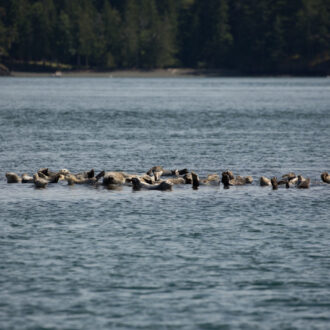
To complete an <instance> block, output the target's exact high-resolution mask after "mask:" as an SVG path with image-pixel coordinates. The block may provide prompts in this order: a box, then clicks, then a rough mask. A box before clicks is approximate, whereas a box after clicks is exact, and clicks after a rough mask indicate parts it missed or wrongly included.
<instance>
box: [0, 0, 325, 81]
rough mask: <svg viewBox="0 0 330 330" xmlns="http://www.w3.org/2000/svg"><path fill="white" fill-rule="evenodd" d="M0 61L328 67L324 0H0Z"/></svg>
mask: <svg viewBox="0 0 330 330" xmlns="http://www.w3.org/2000/svg"><path fill="white" fill-rule="evenodd" d="M0 63H3V64H5V65H6V66H8V67H14V68H15V66H16V67H19V66H21V67H23V68H25V69H28V68H29V65H31V64H33V63H34V64H36V63H42V64H43V65H41V67H43V68H45V67H47V63H53V64H54V63H55V65H58V66H59V67H61V66H62V67H63V68H66V67H67V68H71V69H79V68H82V69H84V68H89V69H94V70H115V69H132V68H133V69H142V70H149V69H155V68H175V67H180V68H199V69H223V70H232V71H236V72H240V73H244V74H325V75H329V74H330V1H329V0H290V1H288V0H231V1H230V0H0Z"/></svg>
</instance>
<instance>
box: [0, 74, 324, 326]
mask: <svg viewBox="0 0 330 330" xmlns="http://www.w3.org/2000/svg"><path fill="white" fill-rule="evenodd" d="M329 126H330V79H325V78H324V79H321V78H320V79H316V78H308V79H306V78H299V79H298V78H297V79H296V78H295V79H294V78H254V79H250V78H227V79H218V78H213V79H206V78H203V79H199V78H192V79H128V78H126V79H119V78H118V79H110V78H109V79H101V78H98V79H92V78H90V79H78V78H72V79H70V78H63V79H55V78H40V79H39V78H29V79H28V78H26V79H23V78H1V79H0V176H1V179H0V228H1V229H0V297H1V299H0V328H1V329H103V328H111V329H237V328H240V329H256V328H260V329H312V328H313V329H314V328H318V329H319V328H320V329H322V328H323V329H328V328H329V324H330V276H329V273H330V245H329V237H330V220H329V213H330V185H326V184H321V183H320V174H321V172H323V171H325V170H326V171H329V172H330V161H329V157H330V155H329V141H330V130H329ZM154 165H163V166H164V167H166V168H184V167H187V168H189V169H193V170H195V171H196V172H198V173H199V174H200V175H201V176H203V175H206V174H208V173H214V172H216V173H220V172H221V171H223V170H225V169H231V170H233V171H234V173H236V174H240V175H252V176H253V178H254V179H255V183H254V184H253V185H251V186H245V187H234V188H231V189H229V190H224V189H223V188H222V187H200V188H199V189H198V190H193V189H191V186H183V187H178V186H176V187H174V189H173V191H172V192H157V191H138V192H133V191H132V189H131V188H130V187H123V188H122V189H119V190H107V189H104V188H102V187H98V188H93V187H85V186H83V187H82V186H73V187H71V186H70V187H69V186H67V185H66V184H65V183H63V182H62V183H60V184H58V185H52V186H49V187H48V188H47V189H44V190H37V189H35V188H34V187H33V186H32V185H30V184H25V185H22V184H11V185H9V184H7V183H6V181H5V177H4V174H5V172H7V171H14V172H18V173H20V174H21V173H23V172H28V173H31V174H32V173H33V172H35V171H36V170H37V169H39V168H41V167H49V168H51V169H54V170H57V169H60V168H68V169H70V170H71V171H72V172H79V171H82V170H89V169H90V168H95V170H96V171H101V170H123V171H126V172H132V173H143V172H145V171H147V170H148V169H149V168H150V167H151V166H154ZM288 171H294V172H296V173H300V174H302V175H303V176H305V177H310V178H311V180H312V184H311V188H310V189H308V190H297V189H289V190H287V189H279V190H277V191H272V190H271V189H270V188H268V187H266V188H261V187H259V186H258V184H257V181H258V178H259V177H260V176H261V175H266V176H274V175H276V176H280V175H281V174H284V173H286V172H288Z"/></svg>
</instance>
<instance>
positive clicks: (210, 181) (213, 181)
mask: <svg viewBox="0 0 330 330" xmlns="http://www.w3.org/2000/svg"><path fill="white" fill-rule="evenodd" d="M191 176H192V186H193V188H197V187H199V186H200V185H218V184H219V183H220V177H219V175H218V174H209V175H208V176H207V177H206V179H200V178H199V176H198V174H197V173H195V172H194V171H191Z"/></svg>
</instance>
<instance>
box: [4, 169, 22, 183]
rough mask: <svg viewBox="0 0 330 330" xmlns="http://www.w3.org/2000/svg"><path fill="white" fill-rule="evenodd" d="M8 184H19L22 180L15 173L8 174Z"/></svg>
mask: <svg viewBox="0 0 330 330" xmlns="http://www.w3.org/2000/svg"><path fill="white" fill-rule="evenodd" d="M6 178H7V183H19V182H21V178H20V177H19V176H18V175H17V174H16V173H14V172H7V173H6Z"/></svg>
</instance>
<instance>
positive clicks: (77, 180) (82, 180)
mask: <svg viewBox="0 0 330 330" xmlns="http://www.w3.org/2000/svg"><path fill="white" fill-rule="evenodd" d="M104 173H105V172H104V171H102V172H100V173H99V174H98V175H97V176H96V177H94V174H93V177H91V178H88V177H82V176H79V175H78V176H77V175H74V174H69V175H67V176H66V180H67V181H68V185H70V186H72V185H74V184H92V185H93V184H96V183H97V182H98V181H99V179H100V178H101V177H103V176H104Z"/></svg>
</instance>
